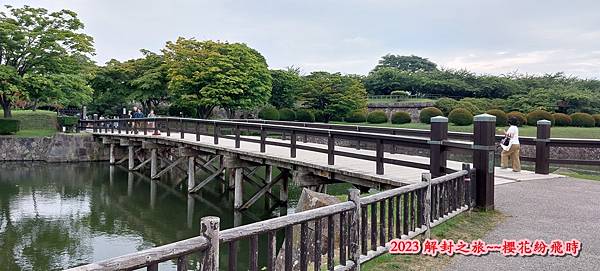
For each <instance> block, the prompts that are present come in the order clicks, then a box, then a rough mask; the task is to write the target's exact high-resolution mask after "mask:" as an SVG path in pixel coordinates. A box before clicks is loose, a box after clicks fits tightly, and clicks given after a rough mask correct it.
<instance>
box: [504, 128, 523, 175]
mask: <svg viewBox="0 0 600 271" xmlns="http://www.w3.org/2000/svg"><path fill="white" fill-rule="evenodd" d="M518 123H519V120H518V119H517V118H515V117H512V118H510V119H509V120H508V124H509V125H510V126H509V127H508V130H505V131H504V136H505V137H506V138H505V141H508V144H506V143H502V144H500V146H501V147H502V153H501V154H500V158H501V159H500V167H502V168H507V167H508V160H509V159H510V161H511V162H512V170H513V171H514V172H519V171H521V159H520V158H519V153H520V152H521V144H520V143H519V127H517V124H518Z"/></svg>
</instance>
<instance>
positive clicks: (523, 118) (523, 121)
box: [506, 111, 527, 126]
mask: <svg viewBox="0 0 600 271" xmlns="http://www.w3.org/2000/svg"><path fill="white" fill-rule="evenodd" d="M512 118H516V119H517V126H523V125H525V124H526V123H527V117H526V116H525V114H523V113H521V112H519V111H512V112H509V113H508V114H506V119H507V120H510V119H512Z"/></svg>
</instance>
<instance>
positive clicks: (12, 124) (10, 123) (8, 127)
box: [0, 119, 19, 135]
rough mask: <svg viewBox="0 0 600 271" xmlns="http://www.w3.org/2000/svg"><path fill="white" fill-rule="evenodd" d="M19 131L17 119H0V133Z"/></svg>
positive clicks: (7, 133) (8, 133) (6, 133)
mask: <svg viewBox="0 0 600 271" xmlns="http://www.w3.org/2000/svg"><path fill="white" fill-rule="evenodd" d="M18 131H19V121H18V120H16V119H0V135H10V134H14V133H16V132H18Z"/></svg>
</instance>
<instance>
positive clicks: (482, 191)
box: [473, 114, 496, 210]
mask: <svg viewBox="0 0 600 271" xmlns="http://www.w3.org/2000/svg"><path fill="white" fill-rule="evenodd" d="M473 120H474V129H473V130H474V133H473V134H474V137H475V138H473V166H474V167H475V181H476V182H477V183H476V191H475V207H476V208H478V209H482V210H493V209H494V153H495V150H496V147H495V134H496V117H495V116H492V115H489V114H481V115H477V116H475V117H474V118H473Z"/></svg>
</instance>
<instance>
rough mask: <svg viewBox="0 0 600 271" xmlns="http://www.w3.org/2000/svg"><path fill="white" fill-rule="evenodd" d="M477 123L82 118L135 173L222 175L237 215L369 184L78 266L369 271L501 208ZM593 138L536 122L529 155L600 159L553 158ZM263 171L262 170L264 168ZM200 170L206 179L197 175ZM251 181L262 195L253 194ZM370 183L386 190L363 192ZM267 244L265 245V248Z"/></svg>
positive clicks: (489, 147)
mask: <svg viewBox="0 0 600 271" xmlns="http://www.w3.org/2000/svg"><path fill="white" fill-rule="evenodd" d="M474 120H475V124H474V133H473V134H465V133H449V132H448V122H447V119H446V118H444V117H435V118H432V125H431V132H428V131H422V130H410V129H394V128H380V127H360V126H349V125H331V124H312V123H296V122H278V121H262V120H224V121H221V120H199V119H186V118H152V119H113V120H92V121H81V122H80V125H79V127H78V128H79V130H87V131H90V132H92V133H93V134H94V135H96V136H97V137H99V138H101V140H102V141H103V142H104V143H105V144H107V146H108V147H109V148H110V150H111V151H110V154H111V155H110V162H111V164H127V166H128V168H129V170H131V172H136V171H140V170H143V169H144V168H147V167H149V173H147V174H148V175H149V177H150V178H152V179H157V178H159V177H161V176H162V175H164V174H166V173H167V172H169V171H171V170H180V171H184V172H186V173H187V174H186V176H185V177H184V178H182V179H181V180H179V181H178V182H180V183H185V184H186V185H187V190H188V192H189V193H190V194H193V193H196V192H198V191H200V190H201V189H202V188H203V187H204V186H205V185H206V184H207V183H209V182H219V183H220V184H221V185H222V192H223V193H228V191H229V190H233V191H234V192H233V193H234V207H235V209H236V210H238V211H242V210H244V209H247V208H249V207H250V206H251V205H252V204H254V203H255V202H256V201H257V200H258V199H259V198H261V197H263V198H265V199H266V200H268V201H269V202H271V203H272V205H273V206H275V205H278V204H279V205H285V204H286V202H287V188H288V184H289V182H290V181H292V182H294V183H295V184H296V185H298V186H301V187H307V188H309V189H312V190H316V191H325V190H326V189H327V185H328V184H331V183H335V182H347V183H351V184H353V185H354V186H355V187H357V188H359V189H351V190H350V191H349V193H348V199H349V200H348V202H342V203H339V204H334V205H329V206H325V207H321V208H317V209H313V210H309V211H304V212H300V213H295V214H291V215H287V216H282V217H277V218H273V219H269V220H265V221H260V222H257V223H253V224H249V225H244V226H237V227H234V228H231V229H227V230H223V231H219V219H218V218H216V217H205V218H203V219H202V221H201V224H202V232H201V233H200V236H198V237H194V238H190V239H186V240H182V241H178V242H175V243H172V244H167V245H164V246H160V247H156V248H152V249H149V250H144V251H140V252H136V253H132V254H129V255H124V256H121V257H117V258H113V259H107V260H104V261H101V262H97V263H92V264H89V265H85V266H81V267H76V268H73V270H115V269H117V270H134V269H139V268H144V267H145V268H147V270H158V269H159V264H160V263H161V262H165V261H170V260H173V261H174V262H175V263H176V265H177V270H188V266H189V264H190V263H193V262H195V261H192V259H196V258H198V259H199V263H200V268H201V269H202V270H219V269H225V270H238V269H240V270H259V269H262V267H266V268H267V270H308V269H309V267H312V269H313V270H320V269H327V270H359V269H360V264H362V263H364V262H367V261H369V260H371V259H373V258H375V257H377V256H379V255H381V254H383V253H386V252H387V251H388V249H389V243H388V242H389V240H390V239H394V238H400V239H409V238H414V237H416V236H418V235H421V234H425V235H426V236H427V235H428V234H429V231H430V229H431V228H433V227H435V226H436V225H439V224H441V223H443V222H444V221H445V220H447V219H449V218H451V217H453V216H455V215H457V214H459V213H461V212H463V211H465V210H468V209H469V208H473V207H474V208H479V209H491V208H493V206H494V190H493V185H494V151H495V149H496V148H495V146H494V145H495V141H497V138H496V137H495V118H494V117H493V116H490V115H478V116H476V117H475V119H474ZM159 131H160V132H161V134H160V135H158V132H159ZM592 141H593V140H569V139H550V123H549V122H547V121H540V122H538V136H537V138H533V139H532V138H523V139H522V143H523V144H525V145H528V144H529V145H535V146H536V157H535V158H529V159H525V160H530V161H534V162H535V163H536V164H535V165H536V166H535V171H536V173H540V174H548V171H549V163H550V162H554V163H559V164H561V163H562V164H569V163H571V164H584V165H597V163H598V161H588V160H561V159H554V160H553V159H549V147H550V146H569V147H593V148H595V147H600V144H598V142H597V141H593V142H592ZM117 148H126V149H127V152H126V153H127V155H125V156H124V157H116V152H115V150H116V149H117ZM402 148H415V149H419V150H423V151H425V152H427V153H428V154H429V159H427V158H426V157H425V158H423V157H422V158H420V159H414V156H407V155H403V154H399V153H398V152H399V149H402ZM449 153H452V154H456V153H462V154H463V155H464V156H465V157H467V160H470V162H472V163H471V164H461V163H458V162H453V161H448V154H449ZM471 165H472V166H473V167H474V168H471ZM260 167H264V168H265V173H266V174H264V176H260V174H256V173H257V172H258V171H259V170H258V169H259V168H260ZM146 171H148V170H146ZM199 171H203V172H204V173H205V174H204V175H207V176H208V177H207V178H205V179H203V180H196V175H199V174H198V173H199ZM143 172H144V171H141V172H140V173H136V174H144V173H143ZM277 172H278V173H277ZM432 177H433V179H432ZM186 180H187V181H186ZM184 181H185V182H184ZM247 185H253V186H256V187H257V191H258V192H256V193H255V194H254V195H252V196H251V197H250V198H248V199H244V198H243V196H242V195H243V193H242V192H243V189H244V187H245V186H247ZM277 185H279V186H280V189H279V191H280V193H279V195H274V194H273V193H272V191H271V189H272V188H273V187H275V186H277ZM368 188H376V189H378V190H380V191H381V192H379V193H376V194H372V195H368V196H364V197H360V193H361V191H363V192H364V191H367V190H368ZM188 223H189V222H188ZM259 240H260V243H261V244H266V249H263V250H260V251H259V249H258V245H259ZM240 242H248V243H249V251H248V253H249V256H250V257H249V259H250V262H249V263H248V266H239V263H238V261H237V255H238V253H240V252H241V251H240V248H239V245H240ZM263 247H264V246H263ZM265 250H266V251H265ZM220 251H221V252H225V251H226V252H227V253H226V255H227V256H226V258H227V259H226V260H219V256H220V253H219V252H220ZM294 251H296V252H298V253H293V252H294ZM280 254H283V255H280ZM259 255H260V256H259ZM295 255H296V256H297V257H299V258H295V257H296V256H295ZM280 256H281V257H280ZM260 259H263V260H260ZM196 267H197V266H196Z"/></svg>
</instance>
